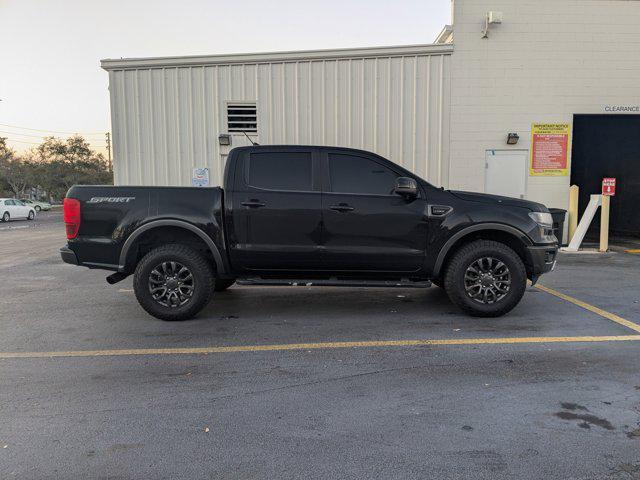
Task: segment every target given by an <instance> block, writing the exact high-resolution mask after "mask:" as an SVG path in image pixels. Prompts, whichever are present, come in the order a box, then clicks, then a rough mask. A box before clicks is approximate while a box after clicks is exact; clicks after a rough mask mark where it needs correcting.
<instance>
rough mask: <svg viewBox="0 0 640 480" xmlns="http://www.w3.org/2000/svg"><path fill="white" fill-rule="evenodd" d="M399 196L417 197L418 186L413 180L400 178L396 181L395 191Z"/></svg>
mask: <svg viewBox="0 0 640 480" xmlns="http://www.w3.org/2000/svg"><path fill="white" fill-rule="evenodd" d="M393 191H394V192H395V193H397V194H398V195H402V196H403V197H417V196H418V184H417V183H416V181H415V180H414V179H413V178H409V177H398V178H397V179H396V187H395V188H394V189H393Z"/></svg>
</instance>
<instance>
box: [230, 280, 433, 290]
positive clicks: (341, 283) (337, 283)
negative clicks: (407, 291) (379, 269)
mask: <svg viewBox="0 0 640 480" xmlns="http://www.w3.org/2000/svg"><path fill="white" fill-rule="evenodd" d="M236 283H238V284H239V285H269V286H285V287H381V288H429V287H430V286H431V282H430V281H429V280H425V281H422V282H412V281H410V280H362V281H360V280H337V279H329V280H281V279H269V278H244V279H242V280H238V281H237V282H236Z"/></svg>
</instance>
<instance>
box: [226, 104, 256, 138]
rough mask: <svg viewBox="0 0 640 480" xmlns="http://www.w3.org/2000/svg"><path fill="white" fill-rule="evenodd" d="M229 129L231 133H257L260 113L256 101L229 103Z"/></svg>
mask: <svg viewBox="0 0 640 480" xmlns="http://www.w3.org/2000/svg"><path fill="white" fill-rule="evenodd" d="M227 131H228V132H229V133H234V132H238V133H242V132H246V133H257V132H258V115H257V111H256V104H255V103H229V104H227Z"/></svg>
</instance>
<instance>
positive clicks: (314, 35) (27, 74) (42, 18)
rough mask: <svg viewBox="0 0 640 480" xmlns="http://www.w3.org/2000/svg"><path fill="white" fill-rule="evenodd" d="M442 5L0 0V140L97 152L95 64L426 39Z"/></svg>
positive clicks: (103, 102)
mask: <svg viewBox="0 0 640 480" xmlns="http://www.w3.org/2000/svg"><path fill="white" fill-rule="evenodd" d="M450 16H451V7H450V0H297V1H291V0H230V1H219V0H178V1H176V0H172V1H165V0H153V1H150V0H106V1H105V0H101V1H97V0H55V1H54V0H0V136H3V137H7V138H8V139H9V144H10V145H11V146H12V147H13V148H15V149H16V150H18V151H23V150H25V149H28V148H31V147H33V146H34V145H35V144H37V143H39V142H40V141H41V140H42V136H46V135H56V136H60V137H63V138H65V137H67V136H69V135H67V133H74V132H77V133H80V134H83V135H84V136H85V137H86V138H87V139H88V140H89V141H90V142H91V144H92V145H93V146H94V147H95V148H96V150H98V151H101V152H103V153H104V152H105V148H104V147H105V139H104V132H107V131H109V129H110V118H109V115H110V113H109V91H108V76H107V72H105V71H104V70H102V69H101V68H100V60H101V59H104V58H121V57H124V58H127V57H157V56H179V55H199V54H225V53H244V52H268V51H282V50H306V49H325V48H348V47H369V46H381V45H409V44H420V43H431V42H432V41H433V40H434V39H435V37H436V36H437V34H438V33H439V32H440V30H441V29H442V27H443V26H444V25H445V24H447V23H450Z"/></svg>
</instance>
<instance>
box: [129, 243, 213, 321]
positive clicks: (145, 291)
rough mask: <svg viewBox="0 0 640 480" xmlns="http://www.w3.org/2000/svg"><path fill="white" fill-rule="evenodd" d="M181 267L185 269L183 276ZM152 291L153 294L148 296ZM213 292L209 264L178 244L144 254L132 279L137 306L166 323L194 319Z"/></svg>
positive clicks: (198, 255) (197, 254)
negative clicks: (153, 290) (152, 290)
mask: <svg viewBox="0 0 640 480" xmlns="http://www.w3.org/2000/svg"><path fill="white" fill-rule="evenodd" d="M163 265H164V266H165V268H166V269H163V268H162V267H163ZM181 267H184V268H186V273H184V272H183V271H182V268H181ZM180 272H183V273H180ZM187 274H189V275H187ZM152 287H153V288H155V290H156V292H155V293H152V292H151V288H152ZM213 288H214V272H213V268H212V266H211V264H210V263H209V262H208V261H207V260H206V259H205V258H204V257H203V256H202V255H201V254H200V253H198V252H197V251H195V250H193V249H192V248H190V247H188V246H186V245H180V244H167V245H162V246H160V247H158V248H156V249H154V250H152V251H150V252H149V253H147V254H146V255H145V256H144V257H143V258H142V260H140V262H139V263H138V265H137V266H136V270H135V273H134V277H133V290H134V292H135V295H136V298H137V299H138V303H140V306H141V307H142V308H144V309H145V311H146V312H147V313H149V314H150V315H153V316H154V317H156V318H159V319H160V320H167V321H179V320H187V319H190V318H193V317H194V316H196V315H197V314H198V313H199V312H200V311H201V310H202V309H203V308H204V307H206V306H207V304H208V303H209V300H211V295H212V294H213ZM163 289H164V290H163ZM189 289H190V290H189ZM189 291H190V294H189ZM183 294H184V295H183ZM154 295H155V296H154Z"/></svg>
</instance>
